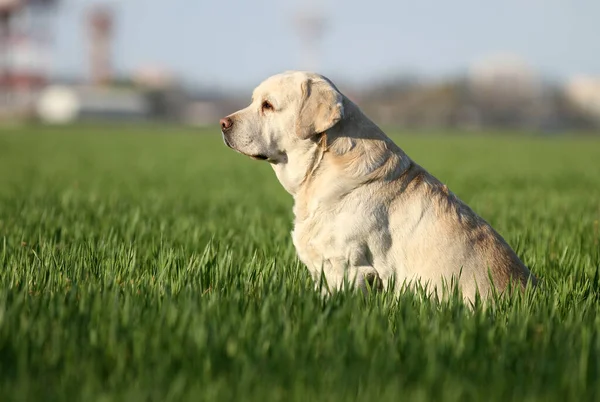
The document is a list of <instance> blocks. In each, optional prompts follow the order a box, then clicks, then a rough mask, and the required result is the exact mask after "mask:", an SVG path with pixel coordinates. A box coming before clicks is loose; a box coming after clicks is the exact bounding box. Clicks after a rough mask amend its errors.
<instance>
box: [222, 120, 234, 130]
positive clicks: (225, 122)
mask: <svg viewBox="0 0 600 402" xmlns="http://www.w3.org/2000/svg"><path fill="white" fill-rule="evenodd" d="M220 123H221V130H223V131H227V130H229V129H230V128H231V127H232V126H233V120H231V119H230V118H229V117H224V118H222V119H221V121H220Z"/></svg>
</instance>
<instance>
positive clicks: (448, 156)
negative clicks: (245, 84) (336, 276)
mask: <svg viewBox="0 0 600 402" xmlns="http://www.w3.org/2000/svg"><path fill="white" fill-rule="evenodd" d="M394 139H395V140H396V141H397V142H398V144H400V145H401V146H402V147H403V148H404V149H405V150H406V151H407V152H408V153H409V155H411V156H412V157H413V158H414V159H416V160H417V162H419V163H421V164H422V165H423V166H425V167H426V168H427V169H429V170H430V171H431V172H432V173H433V174H435V175H436V176H437V177H438V178H440V179H441V180H442V181H444V182H445V183H447V184H448V185H449V186H450V188H451V189H452V190H454V192H456V193H457V194H458V195H459V197H461V198H462V199H463V200H465V201H466V202H467V203H469V204H470V205H471V206H472V207H473V208H474V209H475V210H476V211H477V212H478V213H479V214H481V215H482V216H483V217H484V218H485V219H487V220H488V221H489V222H490V223H491V224H492V225H493V226H494V227H495V228H496V229H498V230H499V232H500V233H502V234H503V235H504V236H505V238H506V239H507V240H508V242H509V243H510V244H511V245H512V246H513V247H514V248H515V249H516V251H517V253H518V254H519V256H520V257H521V258H522V259H523V260H524V262H525V263H526V264H527V265H528V266H530V267H531V268H532V270H533V271H534V273H535V274H536V275H538V276H539V277H540V278H541V280H542V285H541V286H540V288H538V289H537V291H535V292H533V293H530V294H528V295H526V297H522V298H519V297H516V298H511V299H506V300H504V301H503V302H502V303H499V304H498V305H494V306H492V307H491V308H490V309H488V310H485V311H484V310H482V309H479V308H478V309H476V310H475V311H470V310H469V309H468V308H466V307H465V306H464V305H463V304H462V303H461V302H460V301H459V300H458V299H457V298H451V299H450V300H448V301H447V302H443V303H436V302H434V301H431V300H421V299H420V297H419V295H415V294H411V293H405V294H402V295H400V296H399V297H397V298H393V297H391V296H390V295H386V294H380V295H375V296H371V297H369V298H368V299H365V298H363V297H361V296H360V295H357V294H349V293H340V294H336V295H335V296H334V297H332V298H331V299H330V300H327V301H324V300H322V299H321V298H320V297H319V296H318V295H317V294H315V292H314V291H313V287H312V282H311V280H310V277H309V275H308V272H307V270H306V269H305V268H304V266H302V265H301V264H300V263H299V261H298V260H297V258H296V256H295V251H294V248H293V245H292V242H291V239H290V235H289V233H290V231H291V229H292V212H291V207H292V200H291V197H290V196H289V195H288V194H287V193H285V191H284V190H283V189H282V188H281V186H280V185H279V183H278V182H277V180H276V178H275V175H274V174H273V172H272V170H271V169H270V167H269V166H268V165H267V164H266V163H261V162H256V161H252V160H249V159H247V158H244V157H242V156H241V155H238V154H236V153H234V152H232V151H230V150H228V149H227V148H226V147H225V146H224V145H222V143H221V140H220V135H219V133H218V131H217V130H205V131H195V130H190V129H179V128H151V127H146V128H144V127H125V128H123V127H119V126H105V127H73V128H60V129H58V128H55V129H49V128H45V129H41V128H26V129H13V130H12V131H10V130H4V131H2V132H0V400H2V401H18V400H31V401H40V400H48V401H55V400H56V401H58V400H61V401H76V400H81V401H112V400H122V401H148V400H156V401H198V400H243V401H246V400H258V401H262V400H280V401H293V400H296V401H312V400H327V401H341V400H363V401H372V400H389V401H401V400H410V401H432V400H435V401H437V400H449V401H464V400H497V401H506V400H510V399H514V400H544V401H548V400H557V401H564V400H584V399H587V400H593V399H596V400H597V399H598V398H599V397H600V381H598V379H599V378H600V335H599V333H598V332H599V328H600V315H599V313H600V297H599V296H600V278H599V273H600V271H599V270H600V267H599V266H600V251H599V249H600V245H599V237H600V234H599V227H598V226H599V224H598V220H599V219H600V140H597V139H596V140H594V139H592V138H587V139H584V138H565V139H559V138H553V139H539V138H533V137H528V138H518V137H516V136H509V137H502V138H499V137H488V138H481V137H464V136H462V137H460V136H458V137H451V138H444V137H443V136H436V135H432V136H426V137H416V136H407V135H401V134H399V135H396V136H394Z"/></svg>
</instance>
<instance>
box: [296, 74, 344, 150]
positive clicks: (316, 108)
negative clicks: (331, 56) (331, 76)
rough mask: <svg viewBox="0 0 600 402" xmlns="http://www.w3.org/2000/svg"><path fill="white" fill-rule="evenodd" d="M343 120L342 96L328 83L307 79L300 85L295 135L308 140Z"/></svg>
mask: <svg viewBox="0 0 600 402" xmlns="http://www.w3.org/2000/svg"><path fill="white" fill-rule="evenodd" d="M343 118H344V105H343V104H342V95H341V94H340V93H339V92H338V91H337V89H336V88H335V87H334V86H333V85H332V84H330V83H329V82H327V81H325V80H323V81H321V80H319V81H314V80H312V79H308V80H306V81H304V82H303V83H302V103H301V105H300V111H299V113H298V119H297V120H296V134H297V135H298V137H300V138H301V139H308V138H310V137H312V136H313V135H317V134H321V133H323V132H325V131H327V130H329V129H330V128H331V127H333V126H335V125H336V124H337V123H338V122H339V121H340V120H342V119H343Z"/></svg>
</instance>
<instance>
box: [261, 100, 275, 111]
mask: <svg viewBox="0 0 600 402" xmlns="http://www.w3.org/2000/svg"><path fill="white" fill-rule="evenodd" d="M262 110H273V105H272V104H271V102H269V101H264V102H263V103H262Z"/></svg>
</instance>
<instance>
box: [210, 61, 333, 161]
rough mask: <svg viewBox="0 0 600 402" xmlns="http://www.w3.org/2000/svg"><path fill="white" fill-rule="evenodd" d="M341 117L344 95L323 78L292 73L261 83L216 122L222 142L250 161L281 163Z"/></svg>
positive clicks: (315, 75) (303, 73) (310, 74)
mask: <svg viewBox="0 0 600 402" xmlns="http://www.w3.org/2000/svg"><path fill="white" fill-rule="evenodd" d="M343 117H344V106H343V96H342V94H341V93H340V92H339V91H338V90H337V88H336V87H335V86H334V85H333V84H332V83H331V81H329V80H328V79H327V78H325V77H323V76H321V75H317V74H312V73H306V72H300V71H292V72H286V73H283V74H278V75H275V76H272V77H270V78H268V79H267V80H265V81H264V82H262V83H261V84H260V85H259V86H258V87H257V88H256V89H255V90H254V93H253V95H252V102H251V103H250V105H249V106H248V107H246V108H245V109H242V110H240V111H237V112H235V113H233V114H231V115H229V116H227V117H225V118H223V119H221V130H222V134H223V141H224V142H225V144H226V145H227V146H229V147H230V148H232V149H234V150H236V151H238V152H240V153H242V154H244V155H248V156H250V157H252V158H254V159H259V160H267V161H269V162H271V163H273V164H280V163H286V162H287V161H288V157H289V155H290V154H294V153H298V152H299V150H302V149H309V146H308V144H311V143H313V144H314V141H312V140H313V139H314V138H315V137H316V136H317V135H318V134H321V133H323V132H325V131H327V130H329V129H330V128H332V127H333V126H334V125H336V124H337V123H338V122H339V121H340V120H342V119H343Z"/></svg>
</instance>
